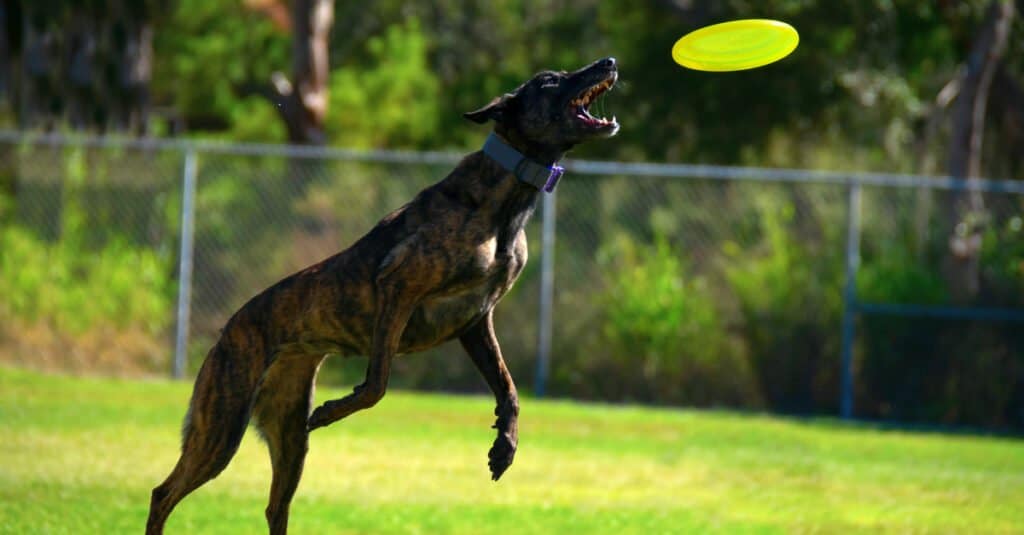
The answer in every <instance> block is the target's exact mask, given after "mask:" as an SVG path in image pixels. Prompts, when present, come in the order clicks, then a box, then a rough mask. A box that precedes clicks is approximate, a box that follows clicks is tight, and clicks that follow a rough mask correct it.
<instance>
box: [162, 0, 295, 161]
mask: <svg viewBox="0 0 1024 535" xmlns="http://www.w3.org/2000/svg"><path fill="white" fill-rule="evenodd" d="M154 33H155V35H154V42H153V51H154V55H155V56H156V58H157V60H156V61H155V62H154V64H153V93H154V99H155V100H156V101H157V102H161V103H163V104H165V105H169V106H171V107H172V108H173V109H174V111H175V115H176V116H179V117H182V118H184V119H185V120H186V123H187V126H188V128H189V129H190V130H192V131H201V132H205V133H206V135H207V136H209V134H210V133H217V134H218V135H221V136H226V137H230V138H232V139H239V140H248V141H277V142H283V141H284V140H285V136H284V128H283V126H281V125H280V124H278V123H281V120H280V119H278V118H276V117H273V118H271V115H273V113H274V109H273V107H272V106H271V105H270V104H269V103H267V102H258V103H256V102H254V101H256V100H258V99H256V98H255V97H251V98H242V96H243V95H246V94H248V93H250V92H251V90H252V88H253V87H256V86H260V85H262V86H266V85H267V84H269V83H270V80H271V75H272V73H274V72H275V71H281V72H286V73H287V72H288V69H289V67H290V66H291V48H290V47H291V40H290V38H289V36H288V35H287V34H285V33H283V32H280V31H278V30H275V29H274V27H273V25H272V24H271V22H270V20H268V19H267V18H266V17H265V16H263V15H261V14H259V13H256V12H254V11H252V10H249V9H247V8H246V7H245V6H244V3H243V2H240V1H238V0H177V2H176V9H175V10H174V12H173V14H172V15H171V16H170V17H168V18H167V20H165V21H161V22H160V23H159V24H157V25H156V26H155V32H154Z"/></svg>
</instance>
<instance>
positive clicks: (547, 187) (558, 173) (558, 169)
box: [544, 165, 565, 193]
mask: <svg viewBox="0 0 1024 535" xmlns="http://www.w3.org/2000/svg"><path fill="white" fill-rule="evenodd" d="M564 173H565V168H564V167H562V166H561V165H552V166H551V174H550V175H548V181H547V182H545V183H544V191H545V192H547V193H551V192H552V191H554V189H555V186H556V185H557V184H558V179H559V178H562V175H563V174H564Z"/></svg>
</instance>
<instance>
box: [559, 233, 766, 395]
mask: <svg viewBox="0 0 1024 535" xmlns="http://www.w3.org/2000/svg"><path fill="white" fill-rule="evenodd" d="M599 256H600V257H602V258H604V259H605V260H604V262H602V263H603V264H605V266H604V268H605V273H606V274H607V275H606V277H607V280H606V284H605V290H604V291H603V292H602V293H600V294H598V296H597V297H596V298H595V300H596V301H597V302H596V303H595V304H596V305H598V307H599V308H600V309H601V310H603V313H602V314H601V319H600V322H601V333H602V335H603V337H602V340H603V344H602V345H603V346H604V347H603V351H601V354H603V355H604V359H593V360H591V359H590V358H589V357H590V356H592V355H588V358H587V360H588V362H580V363H578V365H580V366H581V367H582V368H587V367H593V366H595V365H597V366H601V365H603V366H606V367H608V368H609V369H608V370H605V371H604V372H603V373H598V374H594V373H591V374H590V377H591V378H594V377H595V376H602V377H604V378H605V379H607V381H606V383H605V385H604V387H603V388H604V389H605V390H606V392H604V396H603V397H608V396H610V397H613V398H625V399H632V400H638V401H649V402H655V403H682V404H695V405H703V406H709V405H726V404H727V405H732V406H746V407H752V406H757V405H759V403H760V395H759V394H758V391H757V388H756V385H755V381H754V378H753V374H752V373H751V369H750V366H749V364H748V362H747V360H746V358H745V357H744V355H743V354H742V351H741V350H740V349H739V348H738V347H737V346H736V345H735V344H734V343H733V341H732V340H730V337H729V336H728V333H727V332H726V329H725V326H724V322H723V320H722V317H721V313H720V311H719V310H718V306H717V303H718V302H719V299H716V297H715V296H714V295H713V294H712V292H711V290H710V287H709V285H708V284H707V281H706V280H705V279H704V278H702V277H695V276H689V275H688V274H687V273H686V271H687V270H686V269H685V267H684V265H683V262H682V261H681V260H680V258H679V257H678V256H676V253H675V252H674V251H673V250H672V248H671V247H670V245H669V244H668V241H667V240H666V239H664V238H662V237H657V238H656V239H655V243H654V244H653V245H637V244H636V243H635V242H634V241H632V239H631V238H629V237H627V236H626V235H619V236H618V237H617V238H616V239H614V240H613V242H612V244H611V246H610V247H608V248H607V249H606V250H605V251H602V252H601V254H599ZM581 360H582V359H581Z"/></svg>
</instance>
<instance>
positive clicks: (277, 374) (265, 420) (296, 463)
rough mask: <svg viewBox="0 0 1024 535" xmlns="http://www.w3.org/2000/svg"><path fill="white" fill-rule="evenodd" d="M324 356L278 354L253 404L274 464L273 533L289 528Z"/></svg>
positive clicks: (270, 518) (270, 507)
mask: <svg viewBox="0 0 1024 535" xmlns="http://www.w3.org/2000/svg"><path fill="white" fill-rule="evenodd" d="M323 359H324V357H323V355H319V356H314V355H308V354H298V353H282V354H280V355H278V356H277V358H276V359H275V360H274V362H273V364H271V365H270V368H268V369H267V373H266V375H265V376H264V379H263V384H262V385H261V386H260V390H259V393H257V395H256V402H255V404H254V406H253V413H254V417H255V421H256V426H257V427H258V429H259V430H260V432H261V433H262V435H263V437H264V438H265V439H266V441H267V447H268V448H269V449H270V461H271V464H272V466H273V469H274V479H273V482H272V483H271V486H270V503H269V504H268V505H267V511H266V514H267V523H268V524H269V526H270V533H271V535H282V534H284V533H287V531H288V509H289V506H290V504H291V501H292V496H294V495H295V489H296V488H297V487H298V485H299V478H301V477H302V467H303V464H304V463H305V460H306V452H307V451H308V449H309V432H308V431H307V430H306V420H307V418H309V411H310V409H312V402H313V390H314V385H315V382H316V374H317V371H318V370H319V369H320V364H321V363H322V362H323Z"/></svg>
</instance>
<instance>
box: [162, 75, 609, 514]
mask: <svg viewBox="0 0 1024 535" xmlns="http://www.w3.org/2000/svg"><path fill="white" fill-rule="evenodd" d="M615 69H616V66H615V61H614V59H612V58H608V59H605V60H601V61H598V62H595V63H594V64H592V65H590V66H587V67H584V68H583V69H580V70H579V71H576V72H573V73H565V72H551V71H546V72H542V73H539V74H537V75H536V76H535V77H534V78H532V79H531V80H530V81H528V82H526V83H524V84H523V85H522V86H520V87H519V88H517V89H516V90H515V91H514V92H513V93H510V94H506V95H504V96H502V97H500V98H497V99H495V100H494V101H493V102H492V103H491V104H489V105H488V106H486V107H484V108H482V109H480V110H477V111H475V112H470V113H467V114H466V117H467V118H469V119H471V120H473V121H476V122H478V123H483V122H486V121H487V120H493V121H494V122H495V132H496V133H497V134H498V135H500V136H501V137H503V138H504V139H505V140H506V142H507V143H509V144H510V145H512V146H513V147H515V148H517V149H518V150H519V151H520V152H522V153H524V154H525V155H527V156H528V157H530V158H531V159H533V160H534V161H536V162H538V163H541V164H544V165H550V164H552V163H553V162H556V161H557V160H558V159H560V158H561V157H562V155H563V154H564V153H565V152H566V151H568V150H569V149H570V148H571V147H572V146H574V145H575V144H577V143H580V142H582V141H585V140H587V139H589V138H594V137H607V136H610V135H613V134H614V133H615V130H616V129H617V125H614V128H612V127H611V126H608V127H601V128H596V127H594V126H593V125H590V127H585V126H586V125H583V124H580V122H579V121H578V120H575V119H574V114H573V113H569V111H568V108H567V106H568V103H569V101H570V100H571V99H573V98H574V97H576V96H577V95H578V94H579V93H580V92H581V91H583V90H585V89H586V88H588V87H591V86H593V85H594V84H596V83H598V82H601V81H604V80H607V79H609V78H613V77H614V76H616V74H615ZM539 195H540V192H538V190H537V189H535V188H534V187H532V186H530V185H527V184H525V183H522V182H520V181H519V180H517V179H516V178H515V176H514V175H512V174H511V173H509V172H507V171H506V170H505V169H503V168H502V167H500V166H499V165H498V164H497V163H496V162H495V161H493V160H492V159H491V158H490V157H488V156H486V155H484V154H483V153H482V152H474V153H472V154H470V155H468V156H466V157H465V158H464V159H463V160H462V162H461V163H459V165H458V166H457V167H456V168H455V169H454V170H453V171H452V172H451V174H449V175H448V176H447V177H446V178H444V179H443V180H441V181H440V182H438V183H437V184H434V185H433V186H431V187H428V188H427V189H425V190H423V191H422V192H420V193H419V194H418V195H417V196H416V198H414V199H413V200H412V202H410V203H409V204H407V205H405V206H403V207H401V208H399V209H398V210H396V211H394V212H392V213H391V214H389V215H388V216H387V217H385V218H384V219H383V220H381V221H380V223H378V224H377V226H376V227H374V228H373V229H372V230H370V232H369V233H368V234H366V236H364V237H363V238H361V239H360V240H359V241H357V242H356V243H355V244H353V245H352V246H351V247H350V248H348V249H347V250H345V251H342V252H341V253H339V254H336V255H334V256H332V257H330V258H328V259H326V260H324V261H322V262H320V263H319V264H316V265H314V266H311V267H309V268H307V269H305V270H302V271H300V272H298V273H295V274H294V275H291V276H290V277H288V278H286V279H284V280H282V281H280V282H278V283H277V284H275V285H273V286H271V287H270V288H268V289H266V290H265V291H263V292H262V293H260V294H259V295H257V296H255V297H254V298H252V300H250V301H249V302H248V303H246V304H245V305H244V306H242V308H241V309H240V310H238V312H236V313H235V314H234V316H233V317H232V318H231V319H230V320H228V322H227V325H226V326H225V327H224V329H223V332H222V334H221V336H220V339H219V340H218V341H217V343H216V344H215V345H214V347H213V348H212V349H211V350H210V352H209V354H208V355H207V357H206V360H205V362H204V363H203V365H202V367H201V369H200V370H199V374H198V376H197V377H196V384H195V389H194V391H193V394H192V401H191V404H190V407H189V411H188V414H187V415H186V417H185V424H184V429H183V440H182V453H181V458H180V459H179V460H178V463H177V465H176V466H175V467H174V470H173V471H172V472H171V474H170V476H168V478H167V480H166V481H164V482H163V483H162V484H161V485H160V486H158V487H156V488H155V489H153V495H152V502H151V505H150V513H149V519H148V522H147V526H146V532H147V533H150V534H155V533H161V532H162V531H163V526H164V522H165V521H166V519H167V516H168V515H169V514H170V513H171V510H172V509H173V508H174V506H175V505H176V504H177V503H178V502H179V501H180V500H181V499H182V498H184V497H185V495H187V494H188V493H190V492H192V491H193V490H195V489H196V488H198V487H199V486H200V485H202V484H203V483H205V482H206V481H209V480H210V479H212V478H213V477H216V476H217V474H219V473H220V472H221V471H222V470H223V469H224V467H225V466H227V464H228V462H229V461H230V460H231V457H232V456H233V455H234V453H235V451H236V449H237V448H238V444H239V442H240V441H241V439H242V435H243V434H244V432H245V428H246V425H247V423H248V421H249V420H250V417H253V418H254V420H255V423H256V426H257V427H258V429H259V430H260V432H261V434H262V436H263V437H264V438H265V440H266V442H267V445H268V448H269V450H270V457H271V462H272V466H273V481H272V484H271V489H270V503H269V506H268V507H267V510H266V516H267V521H268V523H269V525H270V532H271V533H275V534H277V533H285V531H286V530H287V524H288V507H289V503H290V502H291V498H292V496H293V494H294V493H295V489H296V487H297V485H298V482H299V478H300V476H301V474H302V466H303V462H304V459H305V456H306V451H307V449H308V447H309V439H308V435H309V431H311V430H313V429H316V428H319V427H323V426H326V425H329V424H331V423H332V422H335V421H338V420H340V419H342V418H344V417H346V416H348V415H350V414H352V413H353V412H356V411H358V410H361V409H365V408H368V407H372V406H373V405H374V404H376V403H377V402H378V401H379V400H380V399H381V397H383V396H384V391H385V389H386V388H387V384H388V375H389V372H390V368H391V360H392V358H393V357H394V356H395V355H397V354H402V353H411V352H415V351H421V350H424V349H427V348H430V347H433V346H436V345H438V344H440V343H442V342H444V341H446V340H450V339H453V338H458V339H459V341H460V342H461V343H462V346H463V347H464V348H465V350H466V352H467V353H468V354H469V356H470V358H471V359H472V360H473V362H474V363H475V364H476V366H477V368H479V370H480V372H481V374H482V375H483V377H484V379H485V380H486V381H487V384H488V385H489V386H490V388H491V390H492V391H493V392H494V396H495V399H496V402H497V405H496V408H495V411H494V412H495V415H496V416H497V421H496V423H495V428H496V429H497V431H498V433H497V434H498V436H497V438H496V439H495V441H494V444H493V446H492V447H491V449H490V451H489V453H488V458H489V466H490V470H491V474H492V477H493V479H495V480H497V479H498V478H499V477H501V475H502V473H503V472H504V471H505V469H506V468H508V466H509V465H510V464H511V463H512V459H513V456H514V455H515V452H516V445H517V442H518V425H517V418H518V415H519V401H518V397H517V395H516V387H515V385H514V383H513V382H512V376H511V375H509V372H508V368H507V367H506V366H505V361H504V359H503V358H502V355H501V349H500V348H499V346H498V340H497V338H495V335H494V322H493V311H494V306H495V305H496V304H497V303H498V301H499V300H500V299H501V297H502V295H504V294H505V292H507V291H508V289H509V288H510V287H511V286H512V284H513V283H514V282H515V280H516V278H517V277H518V276H519V274H520V273H521V272H522V270H523V266H524V265H525V264H526V234H525V232H524V231H523V227H524V226H525V225H526V222H527V220H528V219H529V217H530V215H531V214H532V213H533V211H534V206H535V204H536V201H537V199H538V196H539ZM327 354H341V355H367V356H368V357H369V362H368V365H367V370H366V380H365V381H364V382H363V383H362V384H361V385H359V386H358V387H356V388H355V390H354V391H353V392H352V393H351V394H349V395H347V396H345V397H343V398H341V399H337V400H332V401H328V402H326V403H324V404H323V405H322V406H320V407H318V408H317V409H316V410H315V411H313V412H312V414H310V409H311V408H312V405H311V404H312V400H313V388H314V383H315V379H316V375H317V370H318V369H319V368H320V364H321V362H322V361H323V359H324V357H325V356H326V355H327Z"/></svg>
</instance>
